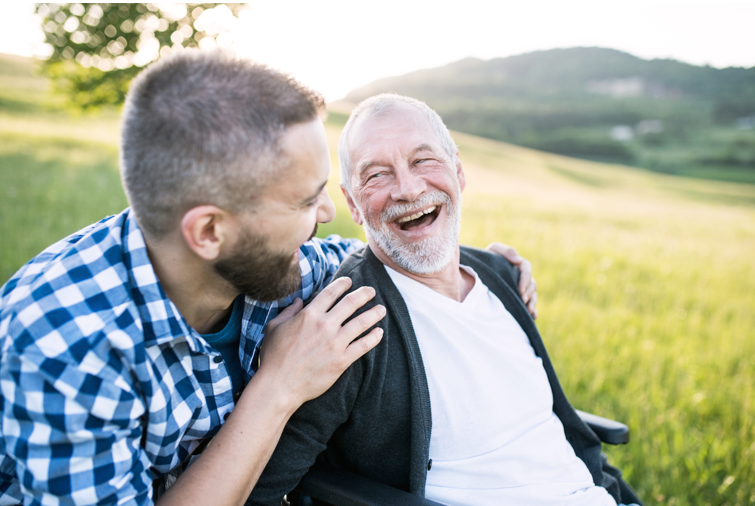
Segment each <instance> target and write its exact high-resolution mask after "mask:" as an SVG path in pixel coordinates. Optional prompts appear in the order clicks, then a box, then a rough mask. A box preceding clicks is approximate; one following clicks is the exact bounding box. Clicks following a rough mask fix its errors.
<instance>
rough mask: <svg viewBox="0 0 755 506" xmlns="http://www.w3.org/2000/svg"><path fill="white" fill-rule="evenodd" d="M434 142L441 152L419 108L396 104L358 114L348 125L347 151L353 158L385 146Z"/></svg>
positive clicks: (433, 133)
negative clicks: (352, 124)
mask: <svg viewBox="0 0 755 506" xmlns="http://www.w3.org/2000/svg"><path fill="white" fill-rule="evenodd" d="M415 144H416V145H417V146H418V145H420V144H425V145H428V146H434V147H435V149H437V150H439V151H441V152H442V147H441V142H440V139H438V136H437V134H436V132H435V131H434V130H433V128H432V125H431V124H430V121H429V120H428V118H427V116H426V115H425V114H423V113H422V112H421V111H419V110H417V109H415V108H413V107H411V106H408V105H405V104H396V105H394V106H393V107H391V108H390V109H388V110H385V111H371V112H369V113H367V114H364V115H362V116H360V117H359V118H358V120H357V123H356V124H355V125H354V127H353V128H352V133H351V135H350V138H349V151H350V154H351V157H352V160H353V161H354V162H357V160H358V159H359V158H361V157H363V156H366V155H369V154H371V153H375V152H376V151H384V150H387V149H395V150H399V149H407V150H411V149H414V148H415V147H416V146H414V145H415Z"/></svg>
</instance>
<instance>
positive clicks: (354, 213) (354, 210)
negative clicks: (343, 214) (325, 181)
mask: <svg viewBox="0 0 755 506" xmlns="http://www.w3.org/2000/svg"><path fill="white" fill-rule="evenodd" d="M341 191H342V192H343V196H344V197H346V203H347V204H348V205H349V212H350V213H351V218H352V219H353V220H354V221H355V222H356V223H357V225H361V224H362V213H360V212H359V208H358V207H357V205H356V204H355V203H354V199H352V198H351V195H350V194H349V192H348V191H347V190H346V188H344V187H343V185H341Z"/></svg>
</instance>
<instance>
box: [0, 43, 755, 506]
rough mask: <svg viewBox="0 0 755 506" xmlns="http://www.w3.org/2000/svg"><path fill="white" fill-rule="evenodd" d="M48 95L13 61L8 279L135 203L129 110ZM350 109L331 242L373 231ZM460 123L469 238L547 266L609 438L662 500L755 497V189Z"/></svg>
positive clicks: (564, 348)
mask: <svg viewBox="0 0 755 506" xmlns="http://www.w3.org/2000/svg"><path fill="white" fill-rule="evenodd" d="M14 82H15V83H20V84H18V85H14V84H13V83H14ZM29 90H31V91H29ZM46 90H47V85H46V82H45V80H44V79H42V78H40V77H38V76H36V77H35V75H34V73H33V62H31V61H29V60H17V59H9V58H7V57H5V56H3V55H0V237H2V247H0V283H4V282H5V280H6V279H7V278H8V277H9V276H11V275H12V273H13V272H15V271H16V270H17V269H18V268H19V267H20V266H21V265H22V264H23V263H24V262H26V261H27V260H29V259H30V258H31V257H32V256H34V255H36V254H37V253H39V252H40V251H41V250H42V249H43V248H45V247H46V246H48V245H50V244H51V243H52V242H54V241H56V240H58V239H60V238H62V237H64V236H66V235H68V234H70V233H72V232H74V231H76V230H78V229H79V228H81V227H83V226H85V225H87V224H89V223H92V222H94V221H96V220H99V219H100V218H102V217H103V216H105V215H108V214H112V213H116V212H119V211H121V210H122V209H123V208H124V207H125V206H126V205H127V204H126V199H125V196H124V194H123V190H122V189H121V186H120V178H119V175H118V137H119V120H118V115H117V114H115V113H114V112H112V111H111V112H107V113H96V114H86V115H73V114H70V113H68V112H65V111H63V110H58V109H55V107H54V105H53V104H54V103H55V99H54V97H51V96H49V94H48V93H47V91H46ZM30 97H33V98H30ZM9 103H13V104H15V105H13V106H12V107H8V106H7V104H9ZM18 104H26V105H24V106H23V107H21V106H20V105H18ZM45 104H47V105H45ZM345 119H346V118H345V116H344V115H343V114H339V113H337V112H332V113H331V115H330V116H329V118H328V120H327V122H326V125H325V127H326V133H327V136H328V143H329V145H330V152H331V160H332V171H331V175H330V180H329V183H328V191H329V193H330V195H331V197H332V198H333V200H334V202H335V204H336V209H337V213H336V219H335V220H334V221H333V222H331V223H328V224H325V225H323V226H321V227H320V233H319V235H320V236H323V235H326V234H329V233H338V234H341V235H343V236H346V237H353V236H361V234H362V233H361V229H360V228H359V227H358V226H357V225H355V224H354V223H353V221H352V220H351V217H350V216H349V213H348V210H347V206H346V203H345V200H344V198H343V196H342V194H341V191H340V189H339V188H338V182H339V168H338V161H337V159H336V151H335V146H336V144H337V142H338V138H339V135H340V132H341V127H342V126H343V123H344V121H345ZM452 135H453V138H454V140H455V141H456V142H457V144H458V145H459V149H460V153H461V158H462V162H463V164H464V170H465V174H466V178H467V182H468V184H467V188H466V190H465V191H464V201H463V210H464V214H463V223H462V232H461V234H462V235H461V241H462V242H463V243H464V244H469V245H473V246H479V247H484V246H485V245H486V244H487V243H489V242H491V241H494V240H499V241H504V242H507V243H509V244H512V245H514V246H516V247H517V249H518V250H519V251H520V252H521V253H522V254H523V255H524V256H525V257H526V258H528V259H529V260H531V261H532V263H533V265H534V270H535V275H536V277H537V282H538V294H539V301H538V308H539V313H540V317H539V318H538V320H537V324H538V328H539V329H540V331H541V333H542V335H543V339H544V341H545V342H546V344H547V346H548V350H549V353H550V356H551V359H552V360H553V363H554V366H555V368H556V370H557V371H558V374H559V378H560V381H561V383H562V385H563V387H564V390H565V391H566V393H567V395H568V396H569V399H570V400H571V401H572V403H573V404H574V405H575V406H577V407H578V408H580V409H585V410H588V411H592V412H594V413H596V414H599V415H603V416H607V417H610V418H614V419H617V420H620V421H622V422H624V423H626V424H628V425H629V427H630V429H631V431H632V441H631V442H630V444H629V445H627V446H621V447H615V448H609V447H606V448H604V450H605V451H606V452H607V453H608V455H609V457H610V459H611V461H612V462H613V463H616V464H618V465H619V466H620V467H621V468H622V470H623V471H624V473H625V477H626V479H627V481H628V482H629V483H631V484H632V485H633V486H634V487H635V488H636V489H637V491H638V492H639V494H640V496H641V497H642V498H643V500H644V501H645V504H648V505H651V504H667V505H673V506H691V505H701V506H702V505H708V504H716V505H723V504H730V505H735V504H736V505H738V504H751V503H752V502H753V499H754V498H755V475H753V473H752V469H755V403H753V402H752V401H753V399H755V361H753V360H752V357H753V356H755V334H753V329H755V312H753V307H755V264H753V262H752V252H753V251H755V185H749V184H736V183H727V182H719V181H700V180H695V179H691V178H680V177H677V176H670V175H665V174H656V173H653V172H649V171H645V170H637V169H634V168H631V167H626V166H622V165H616V164H606V163H598V162H591V161H585V160H581V159H576V158H569V157H566V156H561V155H556V154H550V153H543V152H541V151H536V150H533V149H529V148H524V147H520V146H515V145H511V144H507V143H503V142H499V141H494V140H490V139H484V138H480V137H476V136H473V135H469V134H464V133H459V132H452Z"/></svg>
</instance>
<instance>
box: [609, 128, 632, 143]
mask: <svg viewBox="0 0 755 506" xmlns="http://www.w3.org/2000/svg"><path fill="white" fill-rule="evenodd" d="M611 139H613V140H615V141H620V142H629V141H631V140H632V139H634V129H633V128H632V127H630V126H629V125H616V126H614V127H611Z"/></svg>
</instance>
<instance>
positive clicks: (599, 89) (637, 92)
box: [587, 77, 645, 98]
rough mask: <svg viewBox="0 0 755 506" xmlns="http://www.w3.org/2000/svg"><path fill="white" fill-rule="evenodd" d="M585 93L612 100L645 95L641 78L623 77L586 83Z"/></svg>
mask: <svg viewBox="0 0 755 506" xmlns="http://www.w3.org/2000/svg"><path fill="white" fill-rule="evenodd" d="M587 91H589V92H590V93H597V94H599V95H609V96H611V97H614V98H623V97H639V96H641V95H643V94H644V93H645V80H644V79H643V78H641V77H624V78H614V79H601V80H599V81H588V83H587Z"/></svg>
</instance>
